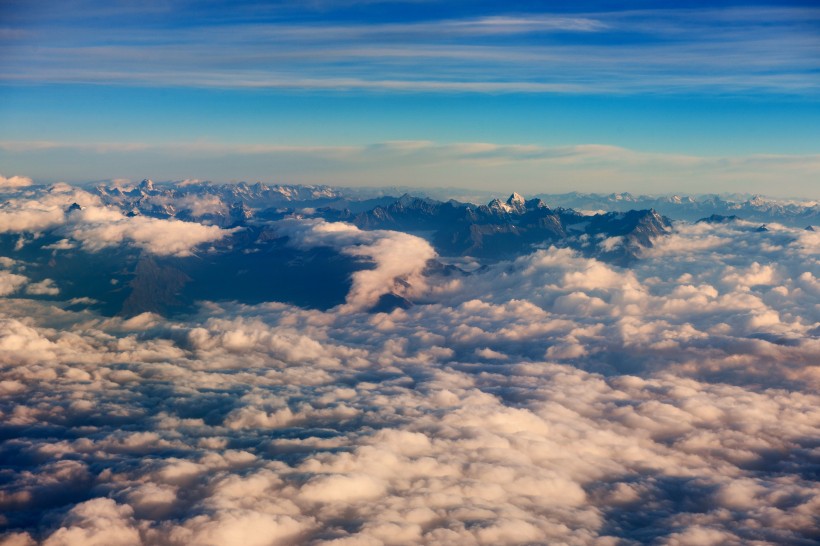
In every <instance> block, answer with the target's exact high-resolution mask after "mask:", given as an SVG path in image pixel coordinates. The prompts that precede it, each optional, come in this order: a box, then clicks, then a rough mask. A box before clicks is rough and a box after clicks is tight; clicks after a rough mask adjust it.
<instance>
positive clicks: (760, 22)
mask: <svg viewBox="0 0 820 546" xmlns="http://www.w3.org/2000/svg"><path fill="white" fill-rule="evenodd" d="M819 50H820V9H818V8H817V7H815V6H813V5H812V2H777V3H774V2H770V3H765V2H677V3H675V5H674V6H673V5H671V4H668V3H660V2H642V1H638V2H630V3H628V5H625V4H623V3H617V2H609V1H597V2H596V1H587V2H573V3H558V2H520V1H506V2H488V1H471V2H466V1H464V2H462V1H448V2H437V1H433V0H430V1H426V0H409V1H396V2H386V1H385V2H383V1H379V0H362V1H359V0H345V1H335V2H331V1H325V0H315V1H310V2H296V1H293V2H288V1H283V2H252V1H240V2H217V1H210V2H193V1H182V0H170V1H158V0H157V1H145V2H140V3H134V2H126V1H110V0H109V1H106V2H100V1H93V0H76V1H70V2H53V1H44V2H36V3H34V2H26V1H22V0H0V173H2V174H3V175H5V176H15V175H19V176H29V177H31V178H33V179H34V180H35V181H36V182H41V183H52V182H56V181H67V182H72V183H82V182H94V181H100V180H110V179H122V178H126V179H131V180H140V179H142V178H152V179H154V180H183V179H202V180H212V181H215V182H231V181H240V180H246V181H256V180H261V181H263V182H269V183H270V182H276V183H325V184H333V185H370V186H390V185H410V186H418V187H439V186H454V187H465V188H473V189H483V190H494V191H503V192H507V190H510V189H516V190H518V191H520V192H523V193H525V194H526V193H540V192H562V191H572V190H577V191H597V192H612V191H633V192H639V193H668V192H676V193H711V192H750V193H764V194H768V195H775V196H784V197H786V196H793V197H804V198H817V197H818V193H820V192H818V190H817V187H818V184H817V180H818V177H819V176H820V73H819V70H820V57H818V55H817V54H816V52H817V51H819Z"/></svg>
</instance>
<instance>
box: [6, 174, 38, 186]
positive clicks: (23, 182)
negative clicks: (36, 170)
mask: <svg viewBox="0 0 820 546" xmlns="http://www.w3.org/2000/svg"><path fill="white" fill-rule="evenodd" d="M33 183H34V182H33V181H32V180H31V178H29V177H28V176H3V175H2V174H0V189H2V188H22V187H25V186H31V185H32V184H33Z"/></svg>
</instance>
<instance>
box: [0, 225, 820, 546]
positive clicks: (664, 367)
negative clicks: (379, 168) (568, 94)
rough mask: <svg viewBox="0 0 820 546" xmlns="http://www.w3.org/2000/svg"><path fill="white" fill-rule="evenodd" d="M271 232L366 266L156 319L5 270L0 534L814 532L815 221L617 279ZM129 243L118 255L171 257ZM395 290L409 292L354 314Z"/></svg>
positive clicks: (818, 277)
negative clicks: (83, 301)
mask: <svg viewBox="0 0 820 546" xmlns="http://www.w3.org/2000/svg"><path fill="white" fill-rule="evenodd" d="M72 214H73V213H72ZM112 221H115V224H116V225H120V226H122V225H130V224H128V222H130V221H131V220H128V219H124V218H122V217H117V218H116V219H114V220H112ZM82 226H85V224H84V223H83V224H77V225H76V226H75V227H74V228H72V229H74V230H75V231H77V232H78V233H81V234H88V235H89V237H90V236H93V235H94V234H95V233H97V232H98V231H89V230H85V229H83V230H80V229H79V227H82ZM286 226H287V227H282V229H286V230H289V231H290V235H291V236H292V237H293V241H294V244H301V245H313V244H323V245H330V246H334V247H336V248H338V249H340V250H341V251H344V252H348V253H351V254H353V255H366V256H368V257H370V258H371V259H373V260H374V263H375V264H376V266H375V267H374V268H373V269H370V270H367V271H365V272H360V273H361V274H360V273H357V274H355V275H359V276H358V277H356V276H354V278H353V285H352V288H351V294H350V295H349V296H348V300H347V301H346V302H345V303H344V304H342V305H339V306H337V307H335V308H333V309H330V310H328V311H319V310H306V309H302V308H298V307H294V306H291V305H287V304H284V303H276V302H269V303H263V304H257V305H242V304H239V303H235V302H233V303H232V302H202V303H201V304H200V307H199V311H198V312H197V313H196V314H193V315H190V316H188V317H186V318H184V319H177V320H171V319H168V318H164V317H161V316H159V315H155V314H150V313H144V314H141V315H137V316H135V317H131V318H125V317H114V318H110V317H103V316H100V315H98V314H96V313H95V312H93V311H91V310H82V309H79V310H78V309H77V308H76V307H72V306H70V305H69V304H68V302H60V301H59V300H52V301H47V300H44V299H30V298H27V297H25V296H26V294H25V292H24V290H25V286H30V284H29V285H27V284H26V283H27V279H26V277H25V270H24V268H21V265H20V264H19V263H14V260H7V261H5V262H3V267H4V269H5V270H4V272H3V277H0V287H2V290H3V293H4V296H5V297H4V298H3V299H2V300H0V315H1V316H2V320H0V392H2V393H3V397H2V402H0V411H1V412H2V413H0V416H1V417H0V421H1V422H2V425H1V426H0V430H2V437H3V442H2V444H0V457H2V460H3V461H4V462H5V469H4V470H3V471H2V473H1V474H0V476H1V477H2V478H1V479H2V492H0V512H2V514H3V515H2V518H0V524H2V526H3V527H4V528H5V535H2V538H0V544H3V545H5V546H11V545H32V544H43V545H44V546H69V545H71V546H74V545H83V546H87V545H107V546H112V545H122V546H125V545H128V546H131V545H140V544H144V545H162V546H165V545H167V546H171V545H203V546H204V545H226V544H242V545H244V546H257V545H258V546H270V545H275V544H314V545H336V546H342V545H346V544H373V545H382V544H385V545H387V544H441V545H444V544H447V545H449V544H492V545H504V544H533V543H540V544H543V543H553V544H555V543H561V544H573V545H574V544H579V545H580V544H596V545H610V544H636V543H657V544H669V545H696V544H697V545H703V544H811V543H814V542H816V541H817V540H818V539H820V535H819V534H818V531H817V530H818V528H820V526H818V520H817V514H818V513H820V485H818V471H819V470H820V445H818V441H817V439H818V438H820V409H819V408H820V397H819V396H818V395H817V394H816V393H817V392H818V391H817V389H818V387H819V386H820V369H819V368H818V356H820V339H818V337H819V336H820V305H818V301H820V298H818V296H820V263H819V262H818V259H817V256H818V255H820V237H818V234H817V233H816V232H809V231H800V230H795V229H790V228H784V227H779V226H776V225H770V226H769V230H768V231H766V232H760V231H757V230H756V229H755V228H756V226H755V225H752V224H746V223H743V222H734V223H729V224H717V225H715V224H678V225H677V226H676V228H675V231H674V232H673V234H672V235H670V236H668V237H666V238H664V239H662V240H659V241H658V242H656V244H655V246H654V247H653V248H652V249H649V250H647V253H646V255H645V256H644V257H643V259H642V260H641V261H640V262H639V263H638V264H636V265H635V266H634V267H633V268H631V269H623V268H619V267H616V266H612V265H607V264H604V263H602V262H599V261H596V260H594V259H589V258H585V257H582V256H580V255H579V254H577V253H575V252H574V251H571V250H569V249H556V248H549V249H542V250H537V251H535V252H533V253H532V254H529V255H526V256H522V257H520V258H518V259H516V260H514V261H509V262H499V263H497V264H495V265H492V266H490V267H489V268H487V269H486V270H482V271H480V272H478V273H474V274H473V275H470V276H455V277H453V276H450V277H444V276H438V274H437V273H435V272H427V273H426V274H423V273H422V270H421V269H420V267H418V264H420V263H423V262H424V261H425V260H427V259H428V258H430V257H432V254H431V252H432V251H431V249H430V247H429V245H427V243H426V242H424V241H423V240H421V239H418V238H416V237H414V236H412V235H407V234H399V233H394V232H386V231H385V232H362V231H359V230H357V229H356V228H353V227H352V226H348V225H344V224H339V225H338V226H335V227H329V225H328V224H323V223H317V222H316V221H313V220H309V221H304V220H297V219H294V220H291V221H290V223H289V224H286ZM95 229H98V228H95ZM99 229H102V228H99ZM123 229H126V228H123ZM129 229H130V228H129ZM149 231H150V232H151V233H153V230H148V231H144V232H143V231H140V232H139V233H146V234H147V233H149ZM129 233H130V232H129ZM135 233H136V232H135ZM215 233H216V236H218V235H219V234H220V232H215ZM203 236H204V237H206V238H207V240H212V239H214V238H215V236H212V234H210V233H206V234H204V235H203ZM146 237H148V235H146ZM149 239H150V237H148V238H147V239H145V240H142V239H139V240H137V239H136V238H134V237H132V238H131V239H129V238H128V237H123V238H122V244H131V245H139V246H140V248H142V249H143V250H144V251H145V252H151V251H152V249H160V248H161V249H163V250H164V249H167V250H168V252H180V250H179V249H177V248H176V247H173V246H168V245H166V244H165V243H164V242H152V240H149ZM89 240H90V239H89ZM160 243H161V244H160ZM84 244H87V243H84ZM107 244H108V243H107ZM112 244H113V243H112ZM187 248H188V247H186V249H187ZM403 248H404V249H405V250H406V252H400V251H399V250H401V249H403ZM100 251H104V250H103V249H102V248H101V249H100ZM186 251H187V250H186ZM395 275H403V276H405V278H410V279H411V280H412V283H409V284H411V285H412V286H413V287H414V289H413V291H411V292H408V294H407V295H408V297H411V298H412V299H413V300H414V301H415V303H416V304H415V305H414V306H412V307H410V308H409V309H396V310H394V311H392V312H390V313H368V312H364V311H363V310H362V309H363V305H364V304H365V303H367V304H369V303H372V301H373V300H374V298H377V297H378V295H379V294H381V293H387V292H389V291H391V290H393V289H394V284H395V278H394V277H395ZM59 286H60V280H59V279H56V280H55V281H54V283H53V286H51V285H48V286H43V287H41V288H42V289H47V288H49V287H52V288H55V289H58V290H59ZM37 290H39V289H37Z"/></svg>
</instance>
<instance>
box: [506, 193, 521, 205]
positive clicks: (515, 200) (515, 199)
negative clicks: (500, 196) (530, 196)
mask: <svg viewBox="0 0 820 546" xmlns="http://www.w3.org/2000/svg"><path fill="white" fill-rule="evenodd" d="M524 203H525V201H524V198H523V197H522V196H521V194H520V193H517V192H513V194H512V195H511V196H510V198H509V199H507V204H508V205H523V204H524Z"/></svg>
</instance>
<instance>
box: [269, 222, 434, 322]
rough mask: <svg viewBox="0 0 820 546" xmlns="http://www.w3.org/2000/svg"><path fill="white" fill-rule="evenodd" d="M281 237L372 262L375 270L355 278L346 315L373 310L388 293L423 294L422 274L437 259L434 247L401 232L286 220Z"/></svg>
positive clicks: (339, 223)
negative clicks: (336, 250) (348, 312)
mask: <svg viewBox="0 0 820 546" xmlns="http://www.w3.org/2000/svg"><path fill="white" fill-rule="evenodd" d="M278 230H279V231H280V233H282V234H284V235H287V236H288V237H290V239H291V241H292V244H294V245H296V246H299V247H303V248H305V247H306V248H310V247H315V246H330V247H333V248H336V249H338V250H340V251H341V252H343V253H345V254H349V255H351V256H356V257H360V258H365V259H367V260H371V261H372V262H373V263H374V265H375V267H374V268H373V269H365V270H363V271H357V272H356V273H354V274H353V286H352V287H351V289H350V292H349V293H348V295H347V299H346V306H345V307H344V309H345V310H346V311H356V310H361V309H365V308H368V307H372V306H373V305H374V304H376V302H377V301H378V299H379V297H380V296H382V295H384V294H387V293H399V294H404V295H410V293H415V294H419V293H421V292H423V291H424V289H425V288H426V282H425V280H424V278H423V276H422V271H423V270H424V268H425V267H426V266H427V262H428V261H429V260H431V259H433V258H434V257H435V256H436V252H435V250H433V247H432V246H430V243H428V242H427V241H425V240H424V239H422V238H420V237H416V236H413V235H409V234H406V233H400V232H397V231H384V230H376V231H362V230H360V229H359V228H357V227H356V226H354V225H352V224H346V223H344V222H325V221H323V220H283V221H282V222H279V224H278Z"/></svg>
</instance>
